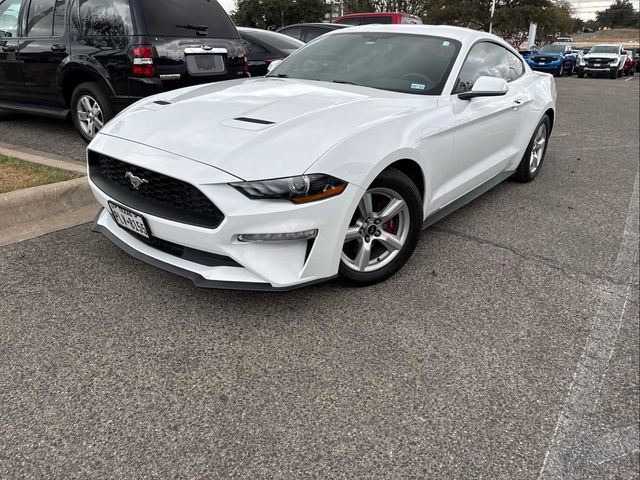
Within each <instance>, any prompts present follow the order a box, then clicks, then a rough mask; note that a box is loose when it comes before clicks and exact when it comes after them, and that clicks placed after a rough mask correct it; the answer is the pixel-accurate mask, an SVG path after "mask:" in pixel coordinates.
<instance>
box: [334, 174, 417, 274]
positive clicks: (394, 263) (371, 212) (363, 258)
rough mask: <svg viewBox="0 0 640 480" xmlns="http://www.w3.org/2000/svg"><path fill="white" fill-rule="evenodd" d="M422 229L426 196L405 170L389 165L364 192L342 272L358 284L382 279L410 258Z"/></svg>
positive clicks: (351, 227) (349, 230)
mask: <svg viewBox="0 0 640 480" xmlns="http://www.w3.org/2000/svg"><path fill="white" fill-rule="evenodd" d="M421 229H422V198H421V196H420V192H419V191H418V189H417V188H416V186H415V184H414V183H413V182H412V181H411V179H410V178H409V177H407V176H406V175H405V174H404V173H402V172H400V171H399V170H396V169H395V168H388V169H387V170H385V171H384V172H382V173H381V174H380V176H379V177H378V178H376V179H375V180H374V182H373V183H372V184H371V186H370V187H369V189H368V190H367V191H366V192H365V193H364V195H363V197H362V200H360V204H359V205H358V207H357V208H356V211H355V213H354V214H353V217H352V219H351V222H350V223H349V227H348V228H347V233H346V236H345V239H344V245H343V247H342V259H341V261H340V268H339V275H340V277H342V278H343V279H344V280H347V281H348V282H350V283H351V284H353V285H355V286H365V285H372V284H374V283H378V282H382V281H383V280H386V279H387V278H389V277H390V276H391V275H393V274H394V273H396V272H397V271H398V270H400V268H402V266H403V265H404V264H405V263H406V262H407V260H409V258H410V257H411V254H412V253H413V251H414V250H415V248H416V245H417V243H418V238H419V236H420V230H421Z"/></svg>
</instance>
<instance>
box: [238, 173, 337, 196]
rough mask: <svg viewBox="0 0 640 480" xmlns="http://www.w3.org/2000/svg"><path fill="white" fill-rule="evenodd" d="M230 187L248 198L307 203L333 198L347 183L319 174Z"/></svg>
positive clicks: (244, 183) (241, 183) (242, 183)
mask: <svg viewBox="0 0 640 480" xmlns="http://www.w3.org/2000/svg"><path fill="white" fill-rule="evenodd" d="M230 185H231V186H232V187H234V188H236V189H238V190H240V192H242V193H243V194H244V195H246V196H247V197H249V198H253V199H270V200H289V201H291V202H293V203H308V202H314V201H316V200H322V199H324V198H329V197H333V196H335V195H340V194H341V193H342V192H344V189H345V188H347V182H344V181H343V180H340V179H338V178H335V177H332V176H331V175H324V174H321V173H314V174H311V175H300V176H297V177H286V178H275V179H273V180H261V181H258V182H239V183H231V184H230Z"/></svg>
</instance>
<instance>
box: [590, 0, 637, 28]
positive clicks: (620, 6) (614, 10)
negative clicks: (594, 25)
mask: <svg viewBox="0 0 640 480" xmlns="http://www.w3.org/2000/svg"><path fill="white" fill-rule="evenodd" d="M596 21H597V22H598V25H599V26H600V27H608V28H620V27H635V28H637V27H638V12H636V10H635V8H633V4H632V3H631V1H630V0H616V2H615V3H614V4H613V5H611V6H610V7H609V8H607V9H606V10H602V11H600V12H596Z"/></svg>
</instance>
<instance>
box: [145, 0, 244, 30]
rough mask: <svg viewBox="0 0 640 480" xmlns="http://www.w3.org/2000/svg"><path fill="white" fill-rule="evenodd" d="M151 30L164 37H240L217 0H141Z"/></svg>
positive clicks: (148, 28)
mask: <svg viewBox="0 0 640 480" xmlns="http://www.w3.org/2000/svg"><path fill="white" fill-rule="evenodd" d="M141 3H142V8H143V10H144V17H145V20H146V23H147V30H148V31H147V33H148V34H149V35H157V36H162V37H201V38H206V37H211V38H239V37H238V32H237V31H236V27H235V26H234V25H233V22H232V21H231V19H230V18H229V15H227V12H225V11H224V9H223V8H222V7H221V6H220V5H219V4H218V2H216V1H215V0H141Z"/></svg>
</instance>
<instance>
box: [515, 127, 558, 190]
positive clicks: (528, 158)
mask: <svg viewBox="0 0 640 480" xmlns="http://www.w3.org/2000/svg"><path fill="white" fill-rule="evenodd" d="M550 135H551V121H550V120H549V117H548V116H547V115H545V116H544V117H542V120H540V123H539V124H538V126H537V127H536V131H535V132H534V133H533V137H531V141H530V142H529V146H528V147H527V151H526V152H524V157H522V160H521V161H520V165H518V169H517V170H516V172H515V173H514V174H513V178H514V179H516V180H517V181H518V182H522V183H527V182H531V181H533V179H535V178H536V177H537V176H538V173H539V172H540V168H542V163H543V162H544V157H545V155H546V154H547V144H548V143H549V142H548V140H549V136H550Z"/></svg>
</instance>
